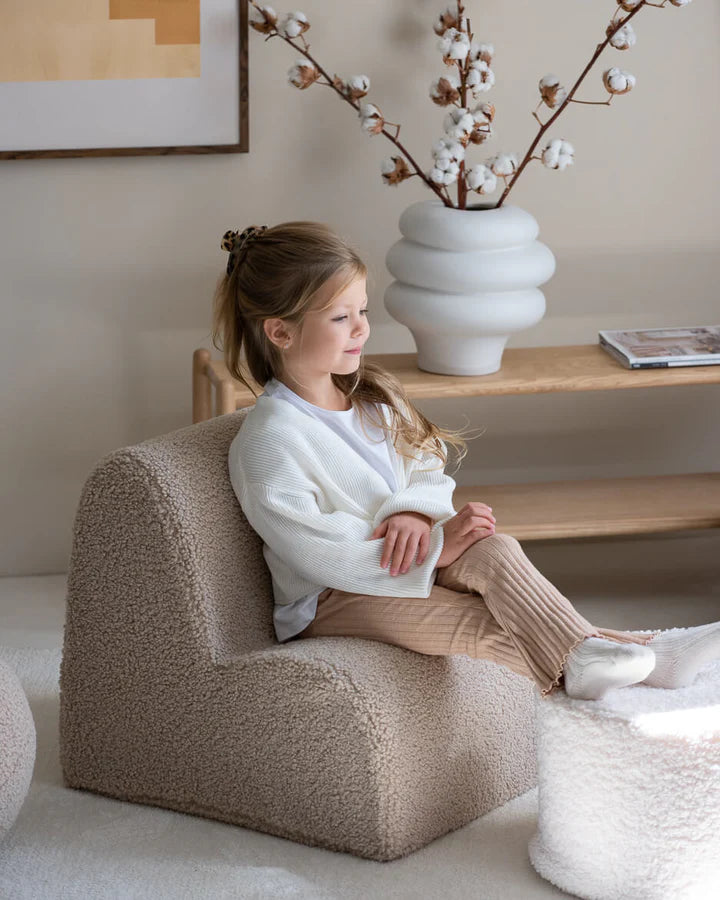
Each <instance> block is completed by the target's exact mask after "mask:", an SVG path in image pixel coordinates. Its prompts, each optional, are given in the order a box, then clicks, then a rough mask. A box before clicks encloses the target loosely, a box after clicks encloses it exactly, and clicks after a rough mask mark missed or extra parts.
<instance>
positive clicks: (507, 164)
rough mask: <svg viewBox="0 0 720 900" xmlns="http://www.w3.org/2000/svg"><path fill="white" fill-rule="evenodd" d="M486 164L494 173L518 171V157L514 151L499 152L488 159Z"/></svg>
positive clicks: (501, 173)
mask: <svg viewBox="0 0 720 900" xmlns="http://www.w3.org/2000/svg"><path fill="white" fill-rule="evenodd" d="M485 165H486V166H488V168H489V169H490V170H491V171H492V173H493V174H494V175H503V176H508V175H513V174H514V173H515V172H516V171H517V167H518V165H519V164H518V159H517V156H515V154H514V153H498V154H497V156H493V157H492V158H491V159H489V160H486V162H485Z"/></svg>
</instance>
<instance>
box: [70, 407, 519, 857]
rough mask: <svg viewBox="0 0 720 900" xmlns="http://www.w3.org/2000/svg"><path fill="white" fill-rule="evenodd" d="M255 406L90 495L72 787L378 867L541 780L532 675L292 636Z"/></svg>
mask: <svg viewBox="0 0 720 900" xmlns="http://www.w3.org/2000/svg"><path fill="white" fill-rule="evenodd" d="M247 412H248V410H247V409H243V410H239V411H237V412H235V413H230V414H228V415H224V416H219V417H216V418H213V419H210V420H208V421H205V422H200V423H198V424H196V425H191V426H189V427H187V428H182V429H180V430H178V431H174V432H172V433H170V434H165V435H162V436H160V437H157V438H153V439H151V440H147V441H144V442H142V443H139V444H137V445H135V446H132V447H125V448H121V449H118V450H116V451H113V452H112V453H110V454H108V455H107V456H105V457H103V458H102V459H101V460H100V461H99V462H98V463H97V464H96V466H95V467H94V469H93V471H92V472H91V473H90V475H89V477H88V479H87V481H86V483H85V485H84V487H83V490H82V494H81V497H80V501H79V506H78V510H77V514H76V518H75V524H74V533H73V546H72V554H71V559H70V568H69V574H68V592H67V619H66V622H65V633H64V652H63V659H62V665H61V671H60V691H61V693H60V756H61V762H62V768H63V774H64V779H65V784H66V786H68V787H73V788H80V789H83V790H87V791H94V792H97V793H99V794H104V795H108V796H110V797H116V798H118V799H121V800H126V801H131V802H134V803H143V804H150V805H154V806H161V807H166V808H168V809H173V810H179V811H181V812H184V813H191V814H195V815H199V816H206V817H208V818H212V819H218V820H221V821H223V822H230V823H234V824H237V825H242V826H244V827H246V828H252V829H255V830H257V831H263V832H267V833H269V834H273V835H278V836H280V837H284V838H288V839H290V840H293V841H298V842H300V843H303V844H307V845H310V846H317V847H324V848H326V849H329V850H335V851H343V852H347V853H351V854H354V855H356V856H360V857H365V858H368V859H374V860H391V859H396V858H398V857H401V856H404V855H406V854H408V853H411V852H412V851H413V850H417V849H418V848H420V847H423V846H425V845H426V844H428V843H429V842H430V841H432V840H434V839H435V838H437V837H439V836H440V835H443V834H446V833H447V832H449V831H453V830H455V829H457V828H460V827H462V826H463V825H466V824H467V823H468V822H470V821H472V820H473V819H475V818H477V817H478V816H481V815H483V814H485V813H487V812H489V811H490V810H492V809H495V808H496V807H498V806H500V805H502V804H504V803H505V802H507V801H508V800H510V799H511V798H513V797H515V796H517V795H519V794H521V793H524V792H525V791H527V790H529V789H530V788H532V787H534V786H535V785H536V783H537V776H536V763H535V727H534V726H535V706H534V704H535V697H534V691H535V687H534V685H533V684H532V682H531V681H530V680H528V679H525V678H523V677H521V676H520V675H516V674H515V673H513V672H511V671H510V670H508V669H505V668H503V667H501V666H499V665H496V664H495V663H492V662H489V661H485V660H474V659H471V658H470V657H468V656H451V657H440V656H426V655H422V654H420V653H415V652H413V651H410V650H405V649H403V648H400V647H395V646H391V645H389V644H384V643H380V642H379V641H372V640H365V639H361V638H355V637H335V638H307V639H300V640H297V641H291V642H290V643H289V644H279V643H278V642H277V641H276V639H275V636H274V631H273V625H272V583H271V578H270V573H269V570H268V569H267V566H266V564H265V560H264V557H263V555H262V541H261V539H260V537H259V536H258V535H257V533H256V532H254V531H253V530H252V528H251V527H250V525H249V524H248V522H247V520H246V519H245V517H244V515H243V513H242V510H241V508H240V505H239V503H238V501H237V498H236V496H235V494H234V492H233V489H232V486H231V484H230V479H229V476H228V471H227V454H228V448H229V446H230V443H231V441H232V439H233V437H234V436H235V434H236V433H237V430H238V429H239V428H240V427H241V426H242V423H243V421H244V419H245V416H246V415H247ZM238 838H239V839H241V838H242V835H241V834H240V833H238Z"/></svg>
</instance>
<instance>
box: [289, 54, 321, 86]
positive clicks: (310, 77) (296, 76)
mask: <svg viewBox="0 0 720 900" xmlns="http://www.w3.org/2000/svg"><path fill="white" fill-rule="evenodd" d="M319 77H320V72H319V70H318V69H316V68H315V66H314V65H313V64H312V63H311V62H309V61H308V60H305V59H298V60H297V61H296V62H295V65H294V66H293V67H292V68H291V69H288V81H289V82H290V84H294V85H295V87H296V88H300V90H301V91H302V90H305V88H308V87H310V85H311V84H313V82H315V81H317V80H318V78H319Z"/></svg>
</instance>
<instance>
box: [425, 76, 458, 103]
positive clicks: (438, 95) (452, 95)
mask: <svg viewBox="0 0 720 900" xmlns="http://www.w3.org/2000/svg"><path fill="white" fill-rule="evenodd" d="M459 87H460V79H459V78H458V77H457V75H455V74H454V73H452V72H451V73H449V74H448V75H443V76H442V77H440V78H438V80H437V81H433V82H432V83H431V85H430V99H431V100H432V101H433V103H437V105H438V106H450V104H451V103H457V101H458V100H459V99H460V91H459V90H458V88H459Z"/></svg>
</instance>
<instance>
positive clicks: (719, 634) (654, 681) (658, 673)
mask: <svg viewBox="0 0 720 900" xmlns="http://www.w3.org/2000/svg"><path fill="white" fill-rule="evenodd" d="M647 646H649V647H652V649H653V650H654V652H655V660H656V661H655V668H654V669H653V671H652V672H651V673H650V675H648V677H647V678H646V679H645V681H644V682H643V684H649V685H650V687H659V688H681V687H687V686H688V685H690V684H692V683H693V681H694V680H695V676H696V675H697V673H698V672H699V671H700V669H702V667H703V666H704V665H706V664H707V663H709V662H712V660H714V659H718V658H720V622H710V623H709V624H708V625H697V626H696V627H695V628H670V629H668V630H667V631H663V632H662V633H661V634H659V635H658V636H657V637H656V638H653V640H652V641H650V643H649V644H648V645H647Z"/></svg>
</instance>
